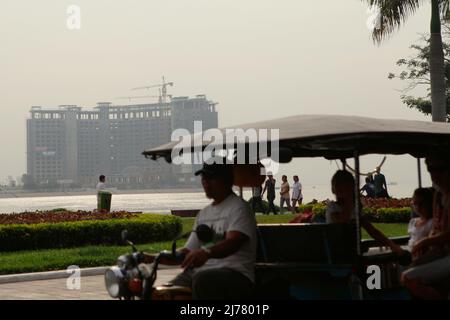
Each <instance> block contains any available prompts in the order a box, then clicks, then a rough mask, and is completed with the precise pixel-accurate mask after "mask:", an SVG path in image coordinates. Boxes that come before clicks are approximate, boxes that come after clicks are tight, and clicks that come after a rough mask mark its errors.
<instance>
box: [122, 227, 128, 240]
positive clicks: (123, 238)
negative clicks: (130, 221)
mask: <svg viewBox="0 0 450 320" xmlns="http://www.w3.org/2000/svg"><path fill="white" fill-rule="evenodd" d="M121 237H122V241H123V242H127V240H128V230H126V229H125V230H122V233H121Z"/></svg>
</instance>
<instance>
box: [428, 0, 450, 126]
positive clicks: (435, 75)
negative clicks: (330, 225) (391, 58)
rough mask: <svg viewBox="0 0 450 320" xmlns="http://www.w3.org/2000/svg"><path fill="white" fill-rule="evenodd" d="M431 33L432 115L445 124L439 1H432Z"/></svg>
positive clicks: (445, 111) (434, 118)
mask: <svg viewBox="0 0 450 320" xmlns="http://www.w3.org/2000/svg"><path fill="white" fill-rule="evenodd" d="M430 33H431V37H430V80H431V115H432V120H433V121H439V122H445V121H446V114H447V101H446V100H447V99H446V91H445V70H444V49H443V47H442V35H441V19H440V13H439V0H431V25H430Z"/></svg>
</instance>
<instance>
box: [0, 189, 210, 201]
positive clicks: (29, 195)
mask: <svg viewBox="0 0 450 320" xmlns="http://www.w3.org/2000/svg"><path fill="white" fill-rule="evenodd" d="M110 191H111V193H112V194H117V195H119V194H152V193H196V192H203V189H201V188H175V189H136V190H131V189H130V190H129V189H127V190H110ZM95 194H96V191H95V189H91V190H83V191H67V192H61V191H57V192H16V193H14V192H9V193H1V194H0V199H17V198H39V197H41V198H44V197H67V196H89V195H92V196H94V195H95Z"/></svg>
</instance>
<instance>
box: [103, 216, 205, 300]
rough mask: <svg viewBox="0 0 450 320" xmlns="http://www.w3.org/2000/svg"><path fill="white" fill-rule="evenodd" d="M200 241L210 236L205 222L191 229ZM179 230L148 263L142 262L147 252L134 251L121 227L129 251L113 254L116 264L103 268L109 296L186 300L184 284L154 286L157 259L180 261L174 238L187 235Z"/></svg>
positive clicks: (188, 289) (181, 257)
mask: <svg viewBox="0 0 450 320" xmlns="http://www.w3.org/2000/svg"><path fill="white" fill-rule="evenodd" d="M192 232H195V233H196V234H197V237H198V239H199V240H200V241H201V242H202V243H208V242H210V241H211V240H212V238H213V231H212V229H211V228H210V227H209V226H207V225H204V224H202V225H199V226H198V227H197V228H196V230H195V231H192ZM189 234H190V232H189V233H186V234H183V235H182V236H180V237H178V238H176V239H175V240H173V242H172V250H171V251H168V250H163V251H161V252H160V253H159V254H157V255H156V256H155V257H154V258H153V262H152V263H151V265H149V264H148V263H146V261H148V258H149V257H153V256H150V255H148V254H145V253H144V252H142V251H138V250H137V248H136V247H135V245H134V243H133V242H131V241H130V240H129V239H128V232H127V230H123V231H122V234H121V236H122V241H123V242H124V243H126V244H128V245H130V246H131V249H132V252H131V253H128V254H124V255H121V256H119V257H118V258H117V266H113V267H111V268H109V269H107V270H106V272H105V286H106V290H107V291H108V293H109V295H110V296H111V297H112V298H115V299H119V300H135V299H140V300H190V299H191V296H192V294H191V289H190V288H187V287H180V286H174V285H171V284H165V285H163V286H155V281H156V278H157V271H158V267H159V264H160V263H161V261H166V262H170V264H172V265H175V264H181V262H182V261H183V260H184V254H183V253H182V252H179V251H177V250H176V242H177V240H179V239H181V238H184V237H187V236H188V235H189Z"/></svg>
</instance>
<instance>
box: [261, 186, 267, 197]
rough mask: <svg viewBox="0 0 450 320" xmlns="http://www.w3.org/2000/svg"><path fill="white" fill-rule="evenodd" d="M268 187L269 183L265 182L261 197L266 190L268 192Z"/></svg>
mask: <svg viewBox="0 0 450 320" xmlns="http://www.w3.org/2000/svg"><path fill="white" fill-rule="evenodd" d="M266 188H267V184H264V189H263V191H262V193H261V197H262V196H263V195H264V192H266Z"/></svg>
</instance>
